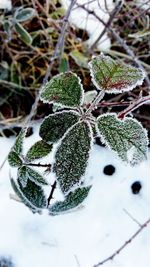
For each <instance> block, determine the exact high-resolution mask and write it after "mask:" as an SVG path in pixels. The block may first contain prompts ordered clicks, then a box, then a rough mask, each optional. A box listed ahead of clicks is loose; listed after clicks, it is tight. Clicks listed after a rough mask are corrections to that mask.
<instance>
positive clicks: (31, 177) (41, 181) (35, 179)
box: [26, 166, 48, 186]
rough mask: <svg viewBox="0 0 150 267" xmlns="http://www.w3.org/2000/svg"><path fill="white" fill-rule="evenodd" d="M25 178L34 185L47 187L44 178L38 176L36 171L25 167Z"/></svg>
mask: <svg viewBox="0 0 150 267" xmlns="http://www.w3.org/2000/svg"><path fill="white" fill-rule="evenodd" d="M26 176H27V178H28V179H29V180H31V181H32V182H34V183H35V184H36V185H39V186H40V185H48V183H47V181H46V180H45V179H44V177H43V176H42V175H41V174H39V173H38V172H37V171H35V170H33V169H31V168H30V167H27V166H26Z"/></svg>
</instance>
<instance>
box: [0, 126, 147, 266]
mask: <svg viewBox="0 0 150 267" xmlns="http://www.w3.org/2000/svg"><path fill="white" fill-rule="evenodd" d="M37 140H39V137H38V127H36V128H35V131H34V134H33V135H32V136H31V137H28V138H27V139H26V143H25V150H27V149H28V148H29V147H30V146H31V145H32V144H33V143H34V142H36V141H37ZM13 143H14V138H2V137H1V138H0V148H1V151H2V153H1V155H2V156H1V158H0V165H1V164H2V162H3V160H4V158H5V157H6V155H7V154H8V152H9V149H10V148H11V146H12V145H13ZM109 164H112V165H113V166H114V167H115V168H116V171H115V173H114V174H113V175H111V176H108V175H105V174H104V173H103V169H104V167H105V166H106V165H109ZM9 172H10V167H9V165H8V163H7V162H6V163H5V164H4V166H3V167H2V168H1V171H0V218H1V220H0V257H10V258H11V259H12V261H13V262H14V267H30V266H32V267H35V266H36V267H41V266H51V267H78V266H80V267H93V266H94V264H96V263H97V262H99V261H101V260H103V259H105V258H106V257H108V256H110V255H111V254H112V253H113V252H115V250H117V249H118V248H119V247H120V246H121V245H123V244H124V242H125V241H127V240H128V239H129V238H130V237H131V236H132V235H133V234H134V232H135V231H137V229H139V225H138V223H137V222H135V220H134V219H136V220H137V221H138V222H139V223H140V224H141V223H143V222H145V221H146V220H147V219H148V217H149V214H150V213H149V207H150V180H149V173H150V153H149V157H148V160H147V161H145V162H143V163H141V164H140V165H139V166H137V167H134V168H132V167H130V166H127V165H124V164H123V163H122V162H121V161H120V160H119V159H118V158H117V156H116V154H114V153H113V152H112V151H110V150H108V149H106V148H103V147H100V146H97V145H95V146H94V148H93V150H92V152H91V156H90V160H89V165H88V169H87V172H86V179H87V181H89V182H92V183H93V187H92V189H91V192H90V194H89V197H88V198H87V199H86V200H85V202H84V203H83V205H82V207H81V208H79V209H78V210H76V211H74V212H70V213H67V214H63V215H59V216H49V215H48V214H47V211H44V212H43V214H42V215H39V214H32V213H31V212H30V210H29V209H28V208H27V207H25V206H24V205H23V204H22V203H19V202H17V201H15V200H14V199H12V198H10V193H11V194H14V192H13V190H12V188H11V185H10V181H9ZM11 175H12V176H14V175H15V171H14V169H11ZM135 181H140V182H141V184H142V189H141V191H140V193H139V194H133V193H132V191H131V185H132V184H133V183H134V182H135ZM47 191H49V190H47ZM54 197H55V198H57V197H58V198H60V196H59V195H57V194H55V195H54ZM133 218H134V219H133ZM149 247H150V231H149V227H147V228H146V229H145V230H144V231H143V232H142V233H141V234H140V235H139V236H138V237H137V238H136V239H135V240H133V241H132V243H131V244H129V245H128V246H127V247H126V248H125V249H124V250H123V251H122V252H121V253H120V254H119V255H117V256H116V257H115V258H114V260H113V261H110V262H108V263H106V264H105V266H107V267H114V266H115V267H116V266H117V267H133V266H136V267H141V266H143V262H144V266H145V267H149V260H150V253H149Z"/></svg>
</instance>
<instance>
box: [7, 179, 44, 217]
mask: <svg viewBox="0 0 150 267" xmlns="http://www.w3.org/2000/svg"><path fill="white" fill-rule="evenodd" d="M11 185H12V187H13V189H14V191H15V193H16V195H17V196H18V197H19V198H20V200H22V202H23V203H24V204H25V205H26V206H27V207H28V208H30V209H31V210H32V211H33V212H39V211H41V209H43V208H46V203H47V201H46V197H45V195H44V191H43V189H42V188H41V187H40V186H37V185H36V184H35V183H33V182H31V181H30V180H28V182H27V185H26V187H23V186H22V184H21V183H20V181H19V180H17V182H15V181H14V179H13V178H11Z"/></svg>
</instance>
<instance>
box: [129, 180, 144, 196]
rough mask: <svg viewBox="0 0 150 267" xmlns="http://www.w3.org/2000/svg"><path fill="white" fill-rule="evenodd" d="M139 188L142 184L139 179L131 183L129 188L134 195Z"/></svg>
mask: <svg viewBox="0 0 150 267" xmlns="http://www.w3.org/2000/svg"><path fill="white" fill-rule="evenodd" d="M141 188H142V185H141V183H140V182H139V181H136V182H134V183H133V184H132V185H131V190H132V193H133V194H134V195H137V194H138V193H139V192H140V190H141Z"/></svg>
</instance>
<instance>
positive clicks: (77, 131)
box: [53, 121, 91, 194]
mask: <svg viewBox="0 0 150 267" xmlns="http://www.w3.org/2000/svg"><path fill="white" fill-rule="evenodd" d="M90 148H91V128H90V125H89V124H88V123H86V122H83V121H82V122H79V123H77V124H75V125H74V126H73V127H72V128H71V129H69V131H68V132H67V133H66V135H65V136H64V138H63V139H62V141H61V144H60V146H59V147H58V149H57V151H56V155H55V164H54V167H53V171H54V172H55V173H56V176H57V181H58V183H59V185H60V188H61V190H62V192H63V193H64V194H66V193H68V192H69V190H70V189H71V188H72V187H73V186H75V185H79V184H80V181H81V176H82V175H84V173H85V170H86V166H87V161H88V158H89V151H90Z"/></svg>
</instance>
